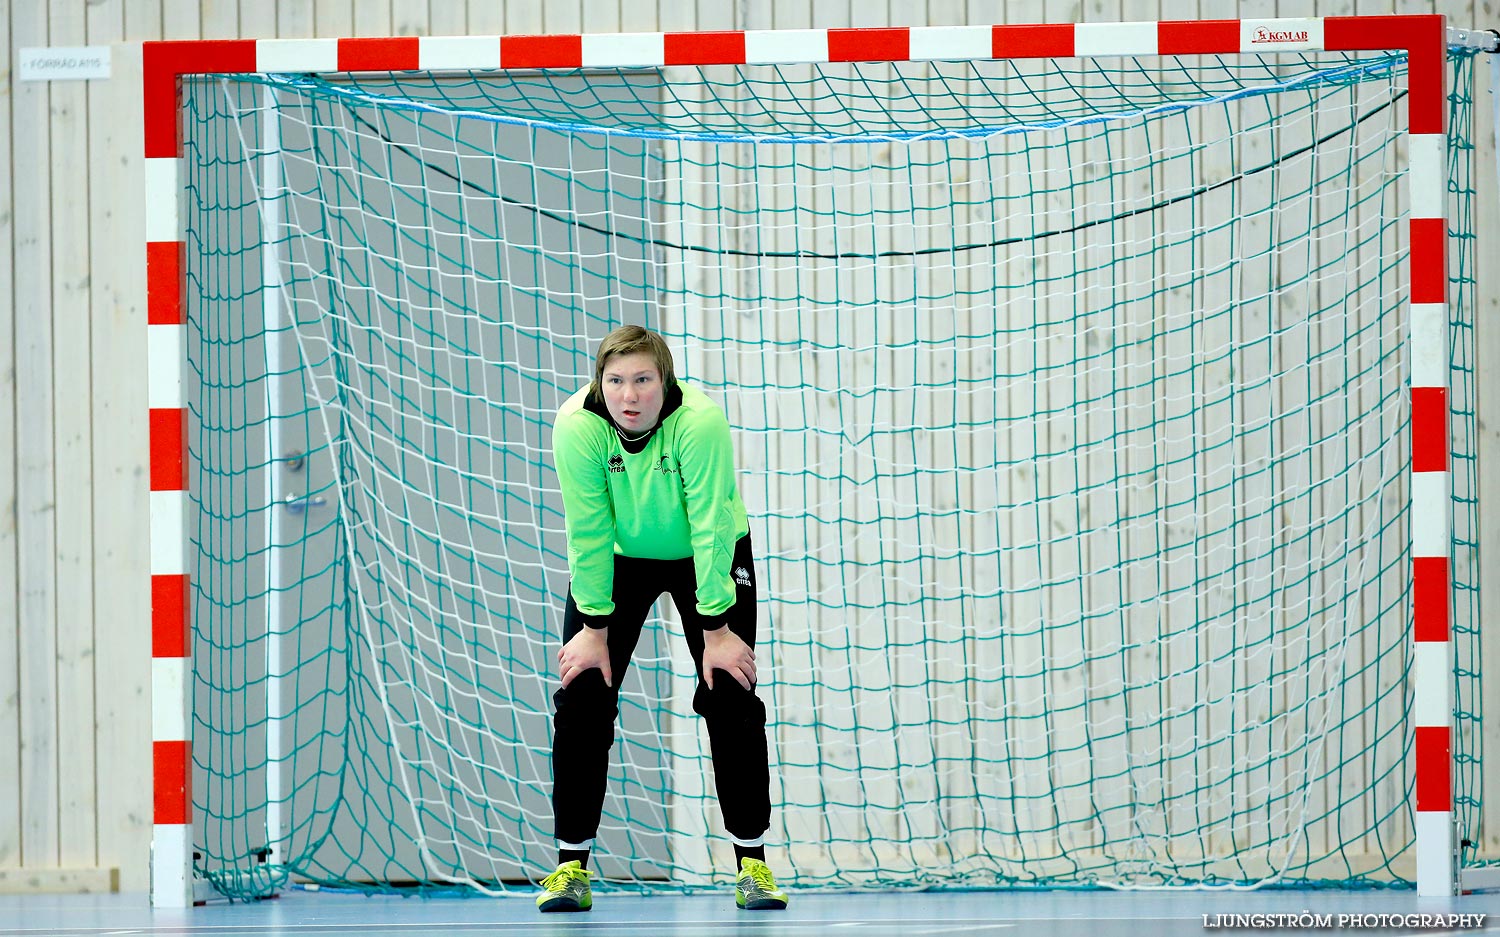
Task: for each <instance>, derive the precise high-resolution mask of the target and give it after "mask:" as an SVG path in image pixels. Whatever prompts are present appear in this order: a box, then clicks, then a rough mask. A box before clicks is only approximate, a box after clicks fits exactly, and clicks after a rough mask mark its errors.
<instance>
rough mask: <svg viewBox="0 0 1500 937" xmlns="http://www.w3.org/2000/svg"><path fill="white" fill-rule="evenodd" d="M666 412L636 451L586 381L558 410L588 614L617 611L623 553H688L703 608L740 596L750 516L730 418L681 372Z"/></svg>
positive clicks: (571, 534) (561, 472)
mask: <svg viewBox="0 0 1500 937" xmlns="http://www.w3.org/2000/svg"><path fill="white" fill-rule="evenodd" d="M662 413H663V418H662V420H661V422H660V425H658V426H657V428H656V429H655V431H653V432H652V433H651V435H650V436H649V437H648V438H647V439H646V441H645V446H644V447H643V448H639V451H636V452H631V451H629V449H628V448H627V447H626V443H625V442H624V440H622V439H621V438H620V435H619V433H617V432H616V431H615V424H614V422H613V421H612V420H610V418H609V412H608V411H607V410H606V409H605V407H604V404H603V403H602V402H596V401H591V400H589V389H588V388H587V387H584V388H583V389H582V390H580V391H578V392H577V393H576V394H574V395H573V396H572V397H569V398H568V401H567V403H564V404H563V405H562V407H561V408H560V409H559V410H558V411H557V422H556V423H555V424H554V425H553V428H552V453H553V459H554V461H555V463H556V465H557V478H558V482H559V484H560V485H561V487H562V497H563V513H564V515H565V518H564V520H565V525H566V528H567V533H568V570H569V572H570V573H571V574H572V577H573V583H572V589H573V601H575V602H576V603H577V604H578V610H579V611H580V612H582V613H583V614H584V615H594V616H597V615H608V614H610V613H611V612H613V611H614V609H615V603H614V598H613V594H614V577H615V564H614V557H615V554H617V553H618V554H622V555H624V556H633V557H639V558H642V559H655V560H680V559H686V558H688V557H692V559H693V569H694V571H695V572H696V574H697V580H698V589H697V598H698V612H699V614H702V615H708V616H712V615H722V614H723V613H724V612H725V611H726V610H727V609H728V608H729V607H730V606H731V605H733V604H734V599H735V594H734V580H733V579H732V578H731V574H730V561H731V559H732V558H733V556H734V546H735V543H736V541H738V540H739V539H740V537H743V536H744V535H745V534H746V533H748V532H749V530H750V524H749V521H748V520H747V519H746V515H745V503H744V502H743V501H741V500H740V492H739V487H738V486H737V485H736V484H735V480H734V450H733V447H732V445H731V443H730V439H729V421H728V420H727V419H725V417H724V411H723V410H721V409H719V406H718V404H716V403H714V402H713V401H712V400H710V399H709V398H708V397H707V396H706V395H705V394H704V393H703V392H702V391H701V390H698V389H697V388H696V387H690V386H688V385H686V384H684V383H682V382H681V381H678V382H677V385H676V386H675V387H673V388H671V389H669V390H668V391H667V392H666V394H665V397H664V400H663V404H662ZM630 448H637V446H631V447H630Z"/></svg>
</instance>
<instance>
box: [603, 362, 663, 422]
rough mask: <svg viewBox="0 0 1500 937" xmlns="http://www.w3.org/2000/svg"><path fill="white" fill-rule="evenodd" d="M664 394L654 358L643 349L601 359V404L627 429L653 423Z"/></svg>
mask: <svg viewBox="0 0 1500 937" xmlns="http://www.w3.org/2000/svg"><path fill="white" fill-rule="evenodd" d="M665 395H666V391H665V390H664V389H663V388H662V386H661V374H660V373H658V372H657V370H656V361H655V359H653V358H652V357H651V356H650V355H648V354H647V353H646V352H644V351H638V352H636V353H635V354H632V355H615V356H614V357H613V358H610V359H609V360H608V361H606V362H604V405H605V406H606V407H608V408H609V415H610V416H612V417H614V418H615V422H616V423H618V424H619V425H620V428H621V429H623V430H625V431H626V432H627V433H642V432H645V431H646V430H648V429H650V428H651V427H653V426H655V425H656V418H657V417H658V416H660V415H661V405H662V401H663V400H664V399H665Z"/></svg>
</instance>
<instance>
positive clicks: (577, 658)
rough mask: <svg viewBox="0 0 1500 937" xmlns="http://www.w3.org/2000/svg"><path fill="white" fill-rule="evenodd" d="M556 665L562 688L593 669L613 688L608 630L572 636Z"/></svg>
mask: <svg viewBox="0 0 1500 937" xmlns="http://www.w3.org/2000/svg"><path fill="white" fill-rule="evenodd" d="M725 630H728V629H725ZM557 664H558V669H559V670H561V671H562V685H563V686H567V685H568V684H570V683H572V682H573V678H574V677H576V676H578V675H579V674H581V673H583V672H584V671H585V670H593V669H595V668H598V670H599V672H600V673H602V674H604V685H605V686H609V687H612V686H614V685H615V684H614V674H613V673H611V672H610V669H609V629H608V628H585V629H583V630H582V631H580V632H578V633H577V634H575V635H573V637H572V639H571V640H570V641H568V643H567V644H564V645H563V646H562V650H560V651H558V652H557Z"/></svg>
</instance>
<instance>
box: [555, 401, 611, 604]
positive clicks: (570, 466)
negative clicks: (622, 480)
mask: <svg viewBox="0 0 1500 937" xmlns="http://www.w3.org/2000/svg"><path fill="white" fill-rule="evenodd" d="M552 452H553V458H554V460H555V461H556V464H557V480H558V484H559V486H560V487H561V488H562V498H563V515H564V520H565V526H566V529H567V534H568V570H569V573H570V574H571V575H572V590H573V601H574V602H576V603H577V604H578V610H579V611H580V612H582V613H583V614H585V615H596V616H597V615H608V614H610V613H611V612H613V611H614V610H615V601H614V582H615V512H614V507H613V505H612V504H611V502H610V496H609V470H608V467H607V466H606V464H605V460H606V459H607V458H608V454H607V453H606V452H605V451H604V449H603V447H602V446H601V445H599V434H598V433H590V432H587V431H586V429H585V428H584V427H582V426H580V425H579V423H578V421H576V420H559V421H558V422H557V424H556V425H555V427H554V428H553V433H552Z"/></svg>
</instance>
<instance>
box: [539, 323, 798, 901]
mask: <svg viewBox="0 0 1500 937" xmlns="http://www.w3.org/2000/svg"><path fill="white" fill-rule="evenodd" d="M552 449H553V455H554V458H555V462H556V465H557V478H558V482H559V485H560V486H561V488H562V498H563V512H564V515H565V521H566V527H567V534H568V570H569V573H570V575H571V577H572V581H571V583H570V585H569V588H568V599H567V606H566V609H565V611H564V612H563V636H562V637H563V646H562V650H561V651H560V652H559V653H558V657H557V660H558V664H559V666H560V670H561V675H562V688H561V689H559V690H558V691H557V693H556V694H555V695H554V696H553V703H554V705H555V707H556V710H555V713H554V716H553V722H552V727H553V731H552V812H553V823H554V834H555V835H556V837H557V841H558V866H557V870H556V871H555V872H553V873H552V874H551V875H549V876H547V877H546V878H545V879H544V880H543V881H542V894H540V895H539V896H537V907H538V908H540V909H541V910H543V911H587V910H589V908H590V907H592V904H593V899H592V896H591V893H590V889H589V874H590V873H589V871H588V858H589V850H590V848H591V847H592V846H593V842H594V836H595V834H596V832H597V831H598V828H599V817H600V813H601V812H602V811H603V808H604V788H605V781H606V776H607V773H608V768H609V749H610V746H611V745H613V744H614V736H615V719H616V717H617V716H618V715H619V707H618V702H619V693H620V681H621V680H622V679H623V678H624V676H625V671H626V669H627V668H628V667H629V666H630V656H631V654H632V653H633V652H634V651H635V646H636V642H637V641H638V640H639V639H640V636H641V628H642V626H643V625H644V623H645V620H646V616H647V614H648V613H649V612H650V610H651V606H652V604H653V603H654V602H655V601H656V599H657V597H658V596H660V595H661V594H662V593H663V592H667V593H670V594H671V596H672V601H674V602H675V603H676V604H677V609H678V611H679V613H680V614H681V615H682V627H683V632H684V634H685V635H686V637H687V644H688V650H689V651H690V652H691V653H692V655H693V662H694V664H695V665H696V666H697V670H698V688H697V692H695V693H694V694H693V709H694V711H696V712H697V713H698V714H699V715H701V716H702V717H703V718H704V720H705V721H706V722H707V725H708V738H709V744H710V746H711V748H712V752H713V763H714V780H715V786H716V788H717V791H718V795H719V807H720V810H721V812H722V814H723V817H724V826H725V828H726V829H727V830H728V831H729V835H730V837H731V838H732V839H733V841H734V851H735V858H736V864H737V866H738V874H737V877H736V880H735V903H736V904H737V905H739V906H740V907H741V908H747V909H751V910H759V909H774V908H785V907H786V903H787V897H786V895H785V893H783V892H782V891H781V890H780V889H778V888H777V887H776V881H775V879H774V877H773V876H772V874H771V871H770V869H769V868H768V867H767V866H766V862H765V846H764V836H765V832H766V830H767V828H768V827H769V826H770V820H771V801H770V772H769V768H768V757H767V749H766V708H765V705H764V704H763V703H762V702H761V701H760V699H759V698H758V697H757V696H756V695H755V685H756V672H755V576H754V572H753V570H754V568H755V566H754V561H753V556H752V554H751V549H750V528H749V524H748V522H747V521H746V517H745V505H744V502H743V501H741V500H740V495H739V489H738V487H737V486H736V485H735V480H734V453H733V448H732V446H731V444H730V438H729V422H728V420H726V419H725V418H724V413H723V411H722V410H720V409H719V407H718V405H717V404H715V403H714V402H713V401H711V400H709V398H708V397H707V396H705V395H704V393H703V392H702V391H700V390H698V389H697V388H696V387H692V386H689V385H686V384H683V383H682V382H680V381H678V380H677V378H676V375H675V373H674V370H673V367H672V353H671V351H670V350H669V349H668V348H667V345H666V342H665V341H663V339H662V337H661V336H660V335H658V334H657V333H655V332H652V331H649V330H647V329H644V328H641V327H640V326H634V325H627V326H624V327H622V328H619V329H616V330H615V331H613V332H611V333H610V334H609V335H607V336H606V337H605V338H604V341H603V342H601V343H600V345H599V352H598V355H597V356H596V358H595V361H594V379H593V381H592V383H590V384H589V385H588V386H587V387H585V388H583V389H581V390H579V391H578V392H577V393H575V394H574V395H573V396H572V397H570V398H569V399H568V401H567V402H566V403H564V404H563V405H562V408H561V409H559V410H558V413H557V421H556V423H555V425H554V427H553V432H552Z"/></svg>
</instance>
